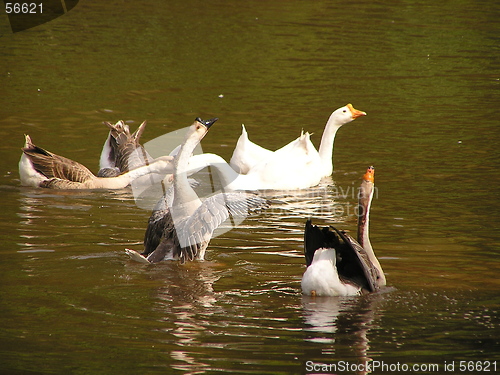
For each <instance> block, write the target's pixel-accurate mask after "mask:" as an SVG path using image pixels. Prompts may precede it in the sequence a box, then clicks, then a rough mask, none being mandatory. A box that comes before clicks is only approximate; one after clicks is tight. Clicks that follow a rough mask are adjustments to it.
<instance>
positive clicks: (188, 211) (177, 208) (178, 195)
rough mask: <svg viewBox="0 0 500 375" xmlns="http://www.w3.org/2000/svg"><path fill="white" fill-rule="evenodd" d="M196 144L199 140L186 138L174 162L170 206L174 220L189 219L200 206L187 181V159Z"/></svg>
mask: <svg viewBox="0 0 500 375" xmlns="http://www.w3.org/2000/svg"><path fill="white" fill-rule="evenodd" d="M198 143H199V140H196V139H194V138H192V137H188V138H187V139H186V141H185V142H184V144H183V145H182V147H181V149H180V151H179V153H178V154H177V156H176V157H175V160H174V201H173V205H172V216H173V217H174V218H178V219H181V218H183V217H189V216H191V215H192V214H193V213H194V212H195V211H196V209H198V207H200V205H201V201H200V199H199V198H198V195H197V194H196V192H195V191H194V190H193V188H192V187H191V186H190V185H189V181H188V165H189V159H190V157H191V153H192V152H193V150H194V149H195V147H196V146H197V145H198Z"/></svg>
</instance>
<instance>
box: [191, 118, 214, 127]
mask: <svg viewBox="0 0 500 375" xmlns="http://www.w3.org/2000/svg"><path fill="white" fill-rule="evenodd" d="M217 120H218V118H217V117H215V118H211V119H210V120H202V119H201V118H199V117H197V118H196V121H198V122H199V123H200V124H203V125H205V126H206V127H207V129H210V127H211V126H212V125H213V124H214V122H215V121H217Z"/></svg>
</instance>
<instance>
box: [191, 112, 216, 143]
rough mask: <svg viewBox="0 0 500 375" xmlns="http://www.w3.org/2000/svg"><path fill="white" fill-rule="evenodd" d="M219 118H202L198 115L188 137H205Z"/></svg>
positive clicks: (198, 138) (199, 138)
mask: <svg viewBox="0 0 500 375" xmlns="http://www.w3.org/2000/svg"><path fill="white" fill-rule="evenodd" d="M217 120H218V118H217V117H215V118H212V119H210V120H202V119H201V118H200V117H197V118H196V120H195V121H194V123H193V125H191V127H190V129H189V131H188V132H187V136H186V137H187V139H196V140H200V141H201V140H202V139H203V137H204V136H205V135H206V134H207V133H208V129H210V127H211V126H212V125H213V124H214V123H215V121H217Z"/></svg>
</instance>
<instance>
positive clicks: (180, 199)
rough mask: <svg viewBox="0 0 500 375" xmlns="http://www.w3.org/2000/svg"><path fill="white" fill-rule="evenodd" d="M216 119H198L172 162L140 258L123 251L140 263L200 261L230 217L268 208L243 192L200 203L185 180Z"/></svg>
mask: <svg viewBox="0 0 500 375" xmlns="http://www.w3.org/2000/svg"><path fill="white" fill-rule="evenodd" d="M215 121H217V118H214V119H211V120H207V121H204V120H202V119H200V118H197V119H196V120H195V122H194V123H193V124H192V125H191V126H190V127H189V130H188V132H187V134H186V137H185V140H184V143H183V144H182V146H181V149H180V151H179V152H178V154H177V155H176V156H175V159H174V176H173V180H174V181H173V185H172V187H171V188H170V189H169V190H168V191H167V193H166V194H165V195H164V196H163V197H162V198H161V199H160V201H159V202H158V204H157V206H156V207H155V209H154V210H153V213H152V215H151V217H150V219H149V223H148V228H147V229H146V233H145V237H144V251H143V252H142V254H139V253H138V252H136V251H134V250H131V249H126V252H127V254H128V255H129V256H130V257H131V258H132V259H134V260H137V261H139V262H142V263H156V262H159V261H162V260H168V259H175V260H180V261H181V263H184V262H186V261H191V260H195V259H197V260H203V259H204V256H205V251H206V249H207V247H208V243H209V242H210V240H211V238H212V235H213V232H214V231H215V229H217V228H218V227H219V226H220V224H222V223H223V222H224V221H225V220H226V219H227V218H229V216H245V215H247V214H248V213H249V212H256V211H259V210H261V209H263V208H266V207H267V206H268V201H267V200H266V199H263V198H261V197H259V196H257V195H255V194H250V193H246V192H223V193H218V194H215V195H212V196H209V197H208V198H206V199H205V200H204V201H202V200H200V198H199V197H198V195H197V194H196V192H195V191H194V190H193V188H192V187H191V186H190V184H189V182H188V178H187V174H188V173H187V172H188V168H189V159H190V156H191V153H192V152H193V150H194V148H195V147H196V146H197V145H198V143H199V142H200V141H201V140H202V139H203V137H204V136H205V135H206V134H207V132H208V130H209V129H210V127H211V126H212V125H213V124H214V123H215Z"/></svg>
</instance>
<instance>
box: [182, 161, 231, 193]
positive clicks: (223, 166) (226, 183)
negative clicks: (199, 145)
mask: <svg viewBox="0 0 500 375" xmlns="http://www.w3.org/2000/svg"><path fill="white" fill-rule="evenodd" d="M205 167H214V168H215V169H216V171H217V174H218V176H219V178H220V180H221V184H222V186H223V187H224V188H228V189H230V188H231V183H233V182H234V181H235V180H236V179H237V178H238V177H240V174H239V173H238V172H236V171H235V170H234V169H233V168H231V166H230V165H229V164H228V163H227V162H226V161H225V160H224V159H223V158H222V157H220V156H219V155H216V154H208V153H207V154H200V155H193V156H191V158H190V159H189V167H188V168H189V170H190V171H191V172H193V173H194V172H197V171H199V170H201V169H203V168H205Z"/></svg>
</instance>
